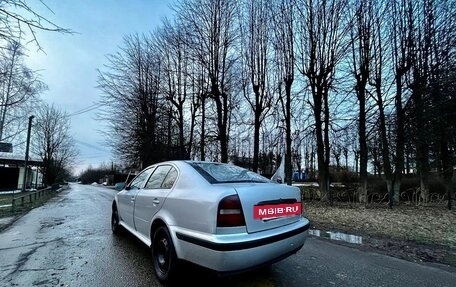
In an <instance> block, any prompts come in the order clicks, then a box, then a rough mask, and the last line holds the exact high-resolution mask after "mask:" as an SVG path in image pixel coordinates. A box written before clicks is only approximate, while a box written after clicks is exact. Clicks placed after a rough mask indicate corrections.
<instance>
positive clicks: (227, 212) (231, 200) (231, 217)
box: [217, 194, 245, 227]
mask: <svg viewBox="0 0 456 287" xmlns="http://www.w3.org/2000/svg"><path fill="white" fill-rule="evenodd" d="M233 226H245V219H244V213H243V212H242V206H241V201H240V200H239V196H237V194H235V195H230V196H227V197H225V198H223V199H222V200H221V201H220V203H219V206H218V211H217V227H233Z"/></svg>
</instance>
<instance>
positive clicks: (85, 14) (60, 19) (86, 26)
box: [27, 0, 173, 172]
mask: <svg viewBox="0 0 456 287" xmlns="http://www.w3.org/2000/svg"><path fill="white" fill-rule="evenodd" d="M34 2H35V3H33V4H31V5H32V7H34V9H35V10H36V11H38V12H39V13H40V14H42V15H43V16H46V17H47V18H48V19H49V20H51V21H53V22H55V23H56V24H58V25H60V26H62V27H64V28H68V29H71V30H73V31H75V32H76V33H74V34H72V35H68V34H58V33H49V32H38V35H37V38H38V40H39V43H40V45H41V46H42V48H43V50H44V52H42V51H36V50H37V47H36V46H33V45H29V46H28V50H29V51H28V59H27V62H28V65H29V67H30V68H32V69H34V70H39V71H40V74H41V76H42V80H43V81H44V82H45V83H46V84H47V85H48V87H49V89H48V90H47V91H45V92H44V93H43V94H42V99H43V100H44V101H46V102H47V103H51V104H52V103H53V104H55V105H56V106H57V107H59V108H61V109H62V110H64V111H66V112H67V113H68V114H70V115H72V116H71V125H72V135H73V137H74V139H75V141H76V147H77V149H78V150H79V152H80V157H79V158H78V164H77V167H76V171H77V172H79V171H81V170H83V169H85V168H87V167H88V166H89V165H91V166H92V167H97V166H99V165H100V164H101V163H108V164H110V163H111V161H112V160H114V158H113V157H112V156H111V152H110V149H109V147H107V146H106V145H105V143H104V140H103V135H102V133H101V132H100V130H102V129H103V126H102V123H100V122H99V121H97V120H96V111H97V108H98V105H97V101H98V100H99V98H100V94H101V92H100V90H98V89H97V88H96V85H97V77H98V72H97V69H100V68H103V65H104V64H106V63H107V62H106V57H105V56H106V55H107V54H110V53H115V52H116V51H118V49H119V46H121V45H122V38H123V37H124V36H125V35H128V34H132V33H148V32H149V31H151V30H154V29H155V28H156V27H157V26H158V25H160V22H161V20H162V19H163V18H164V17H172V10H171V9H170V8H169V3H172V2H173V1H172V0H166V1H165V0H125V1H121V0H77V1H75V0H44V2H45V3H46V5H48V6H49V8H50V9H52V11H49V10H48V9H46V7H44V6H43V5H41V4H40V2H39V1H38V0H35V1H34ZM85 111H87V112H85Z"/></svg>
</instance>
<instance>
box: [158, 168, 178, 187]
mask: <svg viewBox="0 0 456 287" xmlns="http://www.w3.org/2000/svg"><path fill="white" fill-rule="evenodd" d="M176 178H177V170H176V169H175V168H174V167H172V168H171V170H170V171H169V172H168V175H167V176H166V178H165V180H164V181H163V183H162V185H161V187H162V188H172V187H173V185H174V182H175V181H176Z"/></svg>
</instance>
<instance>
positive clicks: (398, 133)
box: [388, 0, 413, 207]
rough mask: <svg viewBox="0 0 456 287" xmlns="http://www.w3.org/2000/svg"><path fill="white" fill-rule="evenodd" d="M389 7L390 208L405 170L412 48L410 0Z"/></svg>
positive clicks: (397, 193)
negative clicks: (392, 110) (392, 113)
mask: <svg viewBox="0 0 456 287" xmlns="http://www.w3.org/2000/svg"><path fill="white" fill-rule="evenodd" d="M388 6H389V7H390V8H391V9H390V11H391V15H390V19H391V23H390V25H389V27H390V29H391V32H390V33H389V34H390V37H391V46H392V48H391V55H392V60H393V69H394V75H395V86H396V87H395V89H396V91H395V99H394V102H395V155H394V180H393V189H392V190H391V193H390V201H389V202H390V203H389V204H390V207H392V205H393V202H399V196H400V186H401V180H402V175H403V169H404V146H405V119H404V117H405V113H404V105H403V101H404V98H403V97H404V94H403V90H404V81H405V76H406V75H407V73H408V72H409V71H410V69H411V49H412V45H413V41H412V39H413V36H412V34H413V31H412V27H413V26H412V24H413V1H411V0H401V1H400V2H399V3H398V2H397V1H395V0H390V1H388Z"/></svg>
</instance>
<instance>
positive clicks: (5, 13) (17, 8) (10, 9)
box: [0, 0, 72, 49]
mask: <svg viewBox="0 0 456 287" xmlns="http://www.w3.org/2000/svg"><path fill="white" fill-rule="evenodd" d="M40 2H41V4H42V5H43V6H44V7H45V8H47V10H48V11H50V12H51V13H53V12H52V10H51V9H50V8H49V7H48V6H47V5H46V4H45V3H44V2H42V1H40ZM39 30H41V31H49V32H59V33H72V31H71V30H69V29H65V28H62V27H60V26H59V25H57V24H56V23H54V22H52V21H51V20H49V19H48V18H47V17H45V16H43V15H41V14H39V13H37V12H36V11H35V10H33V9H32V8H31V7H30V5H29V4H27V1H25V0H2V1H0V39H1V40H3V43H1V42H0V45H4V44H5V43H9V42H11V41H14V42H21V40H22V39H23V38H24V35H25V34H26V33H27V32H29V33H30V36H31V40H30V41H31V42H34V43H35V44H36V45H37V46H38V49H41V46H40V44H39V41H38V39H37V37H36V32H37V31H39Z"/></svg>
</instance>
